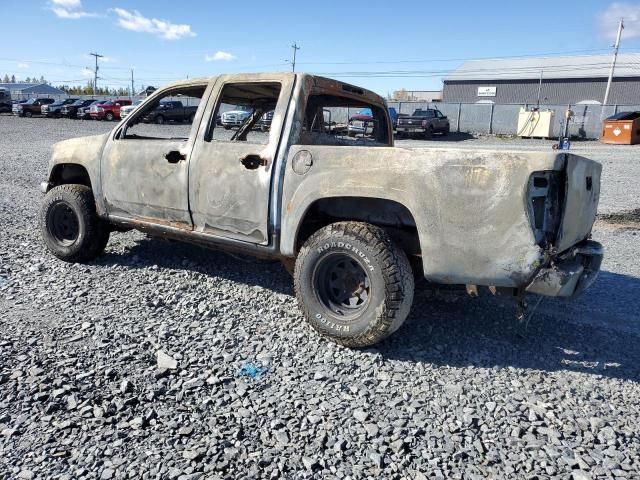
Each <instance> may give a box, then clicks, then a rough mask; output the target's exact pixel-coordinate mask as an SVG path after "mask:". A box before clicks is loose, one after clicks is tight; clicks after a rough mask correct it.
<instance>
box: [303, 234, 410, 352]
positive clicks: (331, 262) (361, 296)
mask: <svg viewBox="0 0 640 480" xmlns="http://www.w3.org/2000/svg"><path fill="white" fill-rule="evenodd" d="M294 284H295V291H296V297H297V299H298V303H299V305H300V308H301V309H302V311H303V313H304V315H305V317H306V319H307V321H308V322H309V323H310V324H311V326H312V327H313V328H314V329H315V330H316V331H318V332H319V333H321V334H322V335H324V336H325V337H327V338H329V339H330V340H332V341H334V342H336V343H339V344H341V345H345V346H348V347H366V346H369V345H373V344H375V343H377V342H379V341H381V340H383V339H384V338H386V337H387V336H389V335H391V334H392V333H393V332H395V331H396V330H397V329H398V328H400V326H401V325H402V323H403V322H404V321H405V319H406V318H407V316H408V315H409V311H410V309H411V303H412V302H413V290H414V279H413V275H412V271H411V267H410V265H409V260H408V259H407V256H406V254H405V252H404V251H403V250H401V249H400V248H398V246H397V245H396V244H395V243H394V242H393V240H392V239H391V238H390V237H389V235H388V234H387V233H386V232H385V231H384V230H383V229H382V228H380V227H377V226H374V225H369V224H367V223H361V222H339V223H333V224H331V225H328V226H326V227H324V228H322V229H320V230H318V231H317V232H316V233H315V234H313V235H312V236H311V237H310V238H309V239H308V240H307V241H306V242H305V244H304V245H303V247H302V248H301V249H300V252H299V254H298V258H297V260H296V265H295V272H294Z"/></svg>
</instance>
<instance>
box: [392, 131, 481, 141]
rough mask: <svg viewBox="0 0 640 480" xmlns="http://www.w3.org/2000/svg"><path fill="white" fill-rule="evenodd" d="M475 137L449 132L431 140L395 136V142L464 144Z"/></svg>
mask: <svg viewBox="0 0 640 480" xmlns="http://www.w3.org/2000/svg"><path fill="white" fill-rule="evenodd" d="M475 138H476V137H474V136H473V135H471V134H470V133H462V132H460V133H455V132H451V133H450V134H449V135H440V134H437V133H436V134H435V135H434V136H433V137H431V139H429V140H425V139H424V138H422V137H419V136H415V135H410V136H399V135H397V134H396V136H395V139H396V140H424V141H425V142H427V143H428V142H464V141H465V140H474V139H475Z"/></svg>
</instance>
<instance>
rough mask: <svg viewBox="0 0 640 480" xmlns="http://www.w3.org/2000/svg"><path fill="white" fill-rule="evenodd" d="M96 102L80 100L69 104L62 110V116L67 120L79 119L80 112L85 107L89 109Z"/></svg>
mask: <svg viewBox="0 0 640 480" xmlns="http://www.w3.org/2000/svg"><path fill="white" fill-rule="evenodd" d="M93 102H95V100H93V99H91V98H90V99H81V98H80V99H78V100H76V101H75V102H73V103H68V104H67V105H63V106H62V108H61V109H60V114H61V115H62V116H63V117H66V118H78V110H79V109H80V108H83V107H88V106H89V105H91V104H92V103H93Z"/></svg>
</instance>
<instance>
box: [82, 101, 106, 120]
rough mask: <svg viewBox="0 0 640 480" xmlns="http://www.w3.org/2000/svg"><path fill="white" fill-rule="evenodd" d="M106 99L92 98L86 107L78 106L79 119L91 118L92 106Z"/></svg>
mask: <svg viewBox="0 0 640 480" xmlns="http://www.w3.org/2000/svg"><path fill="white" fill-rule="evenodd" d="M102 102H104V100H92V101H91V103H90V104H89V105H87V106H85V107H78V112H77V113H76V117H78V119H79V120H91V107H94V106H96V105H100V104H101V103H102Z"/></svg>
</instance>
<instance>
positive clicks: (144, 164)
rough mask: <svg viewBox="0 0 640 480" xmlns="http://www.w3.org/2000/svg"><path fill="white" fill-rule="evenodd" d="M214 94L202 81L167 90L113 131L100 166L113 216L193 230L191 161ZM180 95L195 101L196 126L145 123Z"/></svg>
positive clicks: (138, 109) (104, 191)
mask: <svg viewBox="0 0 640 480" xmlns="http://www.w3.org/2000/svg"><path fill="white" fill-rule="evenodd" d="M210 92H211V86H210V85H209V84H207V83H198V82H194V83H190V84H187V85H184V86H181V87H173V88H170V89H167V90H164V91H163V92H160V93H159V94H158V95H157V96H154V99H153V100H152V101H149V102H146V103H145V104H144V105H141V106H140V107H138V108H137V109H135V110H133V111H132V113H131V114H130V115H129V116H128V117H127V118H126V120H125V121H123V122H122V124H121V125H120V126H119V127H118V128H117V129H116V130H115V134H113V138H112V139H110V141H109V142H107V145H106V146H105V150H104V152H103V155H102V165H101V184H102V190H103V194H104V197H105V201H106V206H107V211H108V213H109V215H110V216H113V217H120V218H124V219H135V220H140V221H143V222H147V223H161V224H164V225H167V224H169V225H171V226H174V227H176V228H182V229H188V230H191V229H192V227H193V224H192V222H191V216H190V214H189V197H188V173H189V158H190V156H191V151H192V149H193V144H194V142H195V138H196V134H197V130H198V128H197V125H198V124H199V121H200V118H201V117H202V112H203V111H204V108H205V105H206V98H207V97H208V95H209V93H210ZM176 95H181V96H183V97H189V98H192V101H193V103H192V105H196V104H199V108H198V112H197V114H196V117H195V120H194V124H193V125H191V124H179V125H157V124H151V123H147V122H148V119H149V117H148V115H149V114H150V113H151V112H152V111H153V110H154V109H155V108H156V107H157V106H158V103H159V102H160V101H163V100H166V99H168V98H171V97H172V96H176ZM201 99H203V100H202V101H201Z"/></svg>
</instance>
